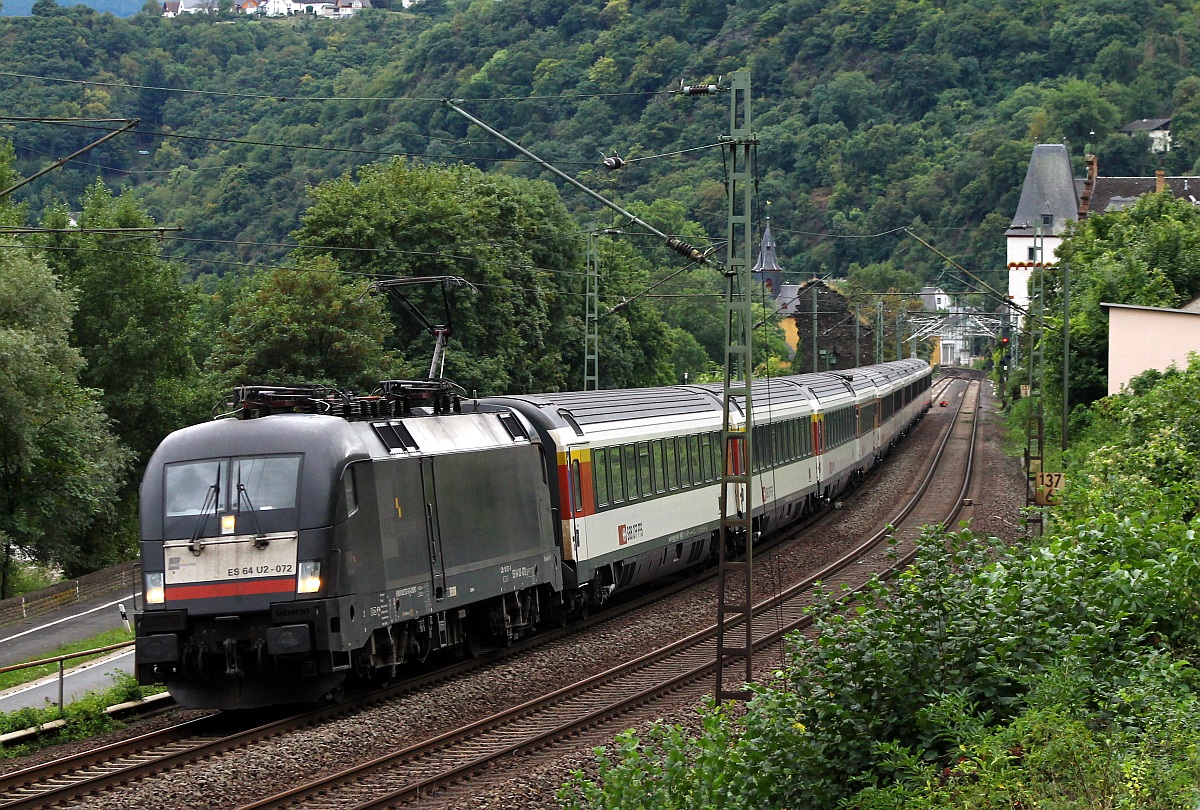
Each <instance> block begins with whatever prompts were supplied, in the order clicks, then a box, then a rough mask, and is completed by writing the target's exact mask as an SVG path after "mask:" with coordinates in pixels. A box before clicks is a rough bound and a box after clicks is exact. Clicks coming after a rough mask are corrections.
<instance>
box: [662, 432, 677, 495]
mask: <svg viewBox="0 0 1200 810" xmlns="http://www.w3.org/2000/svg"><path fill="white" fill-rule="evenodd" d="M663 445H664V446H665V447H666V448H667V488H668V489H673V490H674V489H679V441H678V439H676V438H675V437H672V438H670V439H663Z"/></svg>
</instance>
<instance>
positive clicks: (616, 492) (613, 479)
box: [608, 447, 625, 504]
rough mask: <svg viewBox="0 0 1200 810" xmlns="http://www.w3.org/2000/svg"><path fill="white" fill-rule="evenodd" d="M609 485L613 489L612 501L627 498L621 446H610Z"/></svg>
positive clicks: (622, 500)
mask: <svg viewBox="0 0 1200 810" xmlns="http://www.w3.org/2000/svg"><path fill="white" fill-rule="evenodd" d="M608 485H609V487H610V488H611V489H612V502H613V503H614V504H617V503H622V502H624V500H625V472H624V471H623V470H622V468H621V448H620V447H610V448H608Z"/></svg>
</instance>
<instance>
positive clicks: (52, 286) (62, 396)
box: [0, 242, 130, 598]
mask: <svg viewBox="0 0 1200 810" xmlns="http://www.w3.org/2000/svg"><path fill="white" fill-rule="evenodd" d="M73 309H74V305H73V304H72V302H71V300H70V298H69V297H68V296H67V295H66V294H65V293H64V292H62V291H61V290H60V289H58V287H57V285H56V283H55V278H54V276H53V275H52V274H51V273H50V271H49V269H48V268H47V267H46V265H45V263H44V262H43V261H41V260H40V259H38V258H36V257H35V256H33V255H31V254H30V252H29V250H28V246H26V245H21V244H16V243H13V242H9V243H8V244H6V245H5V246H4V250H2V251H0V410H2V411H3V413H4V419H3V420H0V493H2V494H0V504H2V505H0V544H2V546H3V548H2V549H0V554H2V560H0V598H3V597H7V596H8V595H9V590H8V588H9V575H10V573H11V570H12V564H13V561H14V558H15V557H16V556H17V555H20V556H22V557H27V558H32V559H35V560H38V561H40V562H43V563H49V564H54V565H59V566H64V567H66V568H67V569H68V570H70V569H71V568H77V567H78V566H81V565H87V564H88V560H87V559H86V558H87V557H89V556H90V550H89V549H87V548H86V547H85V546H84V545H83V544H82V543H81V542H80V538H81V537H82V536H83V535H84V534H85V533H86V532H87V531H88V529H89V528H90V527H91V526H92V524H93V522H94V521H95V520H96V519H97V517H99V516H101V515H103V514H105V513H106V512H108V511H109V510H111V509H112V507H113V504H114V502H115V500H116V496H117V492H118V490H119V487H120V484H121V482H122V481H123V479H124V476H125V473H126V470H127V466H128V462H129V461H130V459H129V454H128V453H127V451H125V450H123V449H122V448H121V446H120V444H119V443H118V441H117V440H116V438H115V437H114V436H113V435H112V433H111V432H110V431H109V429H108V419H107V418H106V417H105V415H104V412H103V410H102V409H101V408H100V404H99V401H98V396H97V392H95V391H92V390H90V389H88V388H84V387H82V386H81V385H80V383H79V379H78V375H79V372H80V370H81V369H82V368H83V358H82V357H81V355H80V353H79V351H78V350H77V349H75V348H73V347H72V346H71V345H70V344H69V341H68V330H69V327H70V324H71V316H72V312H73Z"/></svg>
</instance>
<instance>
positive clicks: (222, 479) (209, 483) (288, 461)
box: [163, 453, 302, 534]
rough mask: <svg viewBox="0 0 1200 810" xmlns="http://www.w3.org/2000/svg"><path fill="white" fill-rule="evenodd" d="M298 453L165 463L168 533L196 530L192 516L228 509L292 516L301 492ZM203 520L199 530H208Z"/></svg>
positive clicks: (164, 514) (263, 514) (164, 489)
mask: <svg viewBox="0 0 1200 810" xmlns="http://www.w3.org/2000/svg"><path fill="white" fill-rule="evenodd" d="M301 458H302V456H301V455H300V454H298V453H297V454H295V455H281V456H241V457H238V458H232V459H230V458H222V459H205V460H204V461H186V462H179V463H176V464H168V465H166V466H165V467H164V470H163V472H164V475H163V517H164V518H165V519H166V520H167V521H168V522H170V523H171V527H170V528H169V529H168V531H171V532H173V533H177V534H186V533H190V532H192V531H194V530H195V529H194V524H195V519H196V518H208V517H213V516H217V515H221V514H228V513H231V512H234V513H242V514H250V513H253V514H255V515H257V516H264V517H265V516H266V515H270V514H276V513H277V514H280V515H281V517H280V518H279V519H281V520H283V519H290V518H285V517H283V516H284V515H292V514H294V513H293V512H291V511H289V510H294V509H295V508H296V503H297V498H298V496H299V490H300V459H301ZM209 528H210V527H209V525H208V524H207V522H204V523H203V524H202V525H201V527H200V529H199V531H201V532H203V531H207V530H208V529H209Z"/></svg>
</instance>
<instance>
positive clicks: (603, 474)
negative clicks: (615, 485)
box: [592, 447, 609, 509]
mask: <svg viewBox="0 0 1200 810" xmlns="http://www.w3.org/2000/svg"><path fill="white" fill-rule="evenodd" d="M592 475H593V477H594V478H595V481H596V507H597V508H599V509H603V508H604V507H606V506H608V503H609V501H608V451H607V450H605V449H604V448H603V447H601V448H598V449H597V450H595V451H593V452H592Z"/></svg>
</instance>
